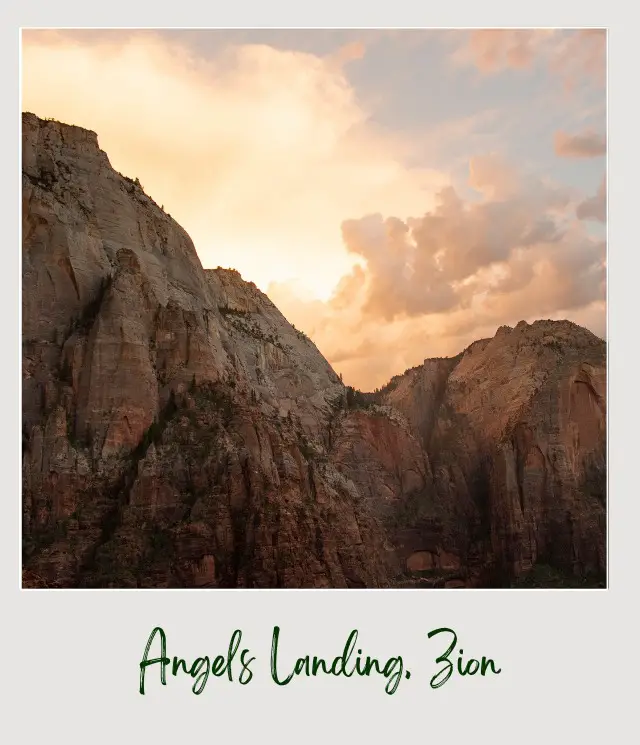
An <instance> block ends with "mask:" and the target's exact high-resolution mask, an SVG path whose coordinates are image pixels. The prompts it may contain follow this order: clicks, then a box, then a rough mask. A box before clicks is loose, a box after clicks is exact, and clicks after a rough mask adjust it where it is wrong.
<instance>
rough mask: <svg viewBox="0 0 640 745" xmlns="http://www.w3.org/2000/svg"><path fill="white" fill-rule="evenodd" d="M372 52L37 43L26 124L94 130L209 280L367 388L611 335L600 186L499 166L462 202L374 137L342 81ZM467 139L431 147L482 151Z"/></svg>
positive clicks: (483, 174)
mask: <svg viewBox="0 0 640 745" xmlns="http://www.w3.org/2000/svg"><path fill="white" fill-rule="evenodd" d="M530 33H531V34H533V35H532V36H529V37H526V38H525V37H518V38H516V39H512V41H511V42H509V44H508V45H507V47H506V49H503V50H502V52H501V53H500V54H498V55H497V56H494V57H493V58H492V57H491V54H492V53H491V52H490V49H485V51H484V52H483V54H484V55H485V64H487V65H491V64H494V63H493V62H491V60H492V59H495V60H497V62H496V63H495V64H503V65H504V64H508V65H520V66H522V65H526V64H537V61H539V60H540V59H541V57H540V55H541V54H543V51H544V54H548V52H549V49H550V48H549V47H547V48H546V51H545V50H544V47H545V45H547V44H550V41H549V40H548V39H547V37H540V36H538V32H530ZM363 38H364V40H365V43H366V49H364V50H363V48H362V47H361V46H358V45H352V46H350V47H347V48H346V49H345V48H344V47H343V48H342V49H341V51H340V52H339V53H338V55H337V56H336V55H327V56H323V57H321V56H317V55H314V54H309V53H302V52H296V51H291V50H283V49H274V48H272V47H268V46H265V45H259V44H258V45H256V44H250V45H248V44H243V45H237V44H236V45H230V46H227V47H226V48H223V49H222V51H220V52H216V53H215V54H212V55H209V56H210V58H209V59H203V58H202V57H200V56H198V55H197V54H196V53H195V52H194V51H193V50H191V49H190V48H188V47H186V46H184V41H182V42H181V43H180V44H178V43H173V42H171V41H170V40H168V39H167V38H159V37H158V36H157V35H156V34H154V33H152V32H145V33H135V34H133V33H129V32H127V33H125V32H122V33H119V32H114V33H113V34H110V35H104V34H98V33H96V34H92V33H88V34H87V35H86V36H85V35H84V34H83V33H80V32H74V34H73V37H72V38H71V37H70V36H69V34H66V35H61V34H59V33H56V32H25V34H24V39H23V65H22V69H23V108H24V110H31V111H34V112H35V113H36V114H38V115H39V116H43V117H54V118H56V119H59V120H61V121H67V122H70V123H74V124H78V125H80V126H84V127H87V128H89V129H92V130H94V131H96V132H97V133H98V137H99V142H100V146H101V147H102V148H103V149H104V150H106V151H107V153H108V154H109V157H110V159H111V162H112V163H113V165H114V167H115V168H117V169H118V170H119V171H121V172H122V173H124V174H126V175H128V176H130V177H132V178H134V177H136V176H137V177H139V178H140V180H141V182H142V183H143V185H144V187H145V189H146V190H147V192H148V193H150V194H151V196H152V197H153V198H154V199H155V200H156V201H157V202H158V203H159V204H164V205H165V207H167V209H168V210H169V211H170V212H171V213H172V215H173V216H174V217H175V218H176V219H177V220H178V221H179V222H180V223H181V224H182V225H183V226H184V227H185V228H186V229H187V231H188V232H189V233H190V235H191V236H192V238H193V239H194V243H195V246H196V249H197V251H198V253H199V255H200V258H201V260H202V262H203V264H204V266H209V267H211V266H217V265H222V266H233V267H236V268H237V269H238V270H239V271H240V272H241V273H242V274H243V276H245V277H246V278H248V279H251V280H252V281H254V282H256V284H258V286H260V287H261V288H262V289H264V290H266V291H267V293H268V294H269V296H270V297H271V298H272V300H273V301H274V302H275V303H276V305H278V307H279V308H280V309H281V311H282V312H283V313H284V314H285V316H286V317H287V318H289V319H290V320H291V321H292V322H293V323H295V324H296V326H298V327H299V328H301V329H302V330H304V331H305V332H306V333H308V334H309V335H310V336H311V338H312V339H313V340H314V342H315V343H316V344H317V345H318V347H319V349H320V350H321V351H322V353H323V354H324V355H325V356H326V357H327V358H328V359H329V361H330V362H331V363H332V364H334V365H335V366H336V369H337V370H338V371H339V372H342V373H343V375H344V379H345V381H346V382H348V383H350V384H352V385H357V386H358V387H360V388H363V389H372V388H374V387H376V386H380V385H382V384H384V383H385V382H386V381H387V380H388V379H389V378H390V377H391V376H392V375H394V374H397V373H398V372H402V371H403V370H405V369H406V368H408V367H411V366H413V365H416V364H419V363H420V362H421V361H422V360H423V359H424V357H426V356H441V355H454V354H456V353H457V352H459V351H460V350H461V349H463V348H464V347H465V346H466V345H467V344H469V343H470V342H471V341H473V340H474V339H476V338H480V337H482V336H487V335H492V334H493V333H495V329H496V328H497V326H499V325H501V324H503V323H509V324H513V323H515V322H517V321H518V320H520V319H521V318H525V319H526V320H532V319H533V318H535V317H540V316H541V315H544V316H546V317H553V314H554V313H565V314H570V317H571V318H575V319H579V318H585V319H586V321H585V322H587V321H588V323H589V324H596V323H600V321H599V320H598V319H601V318H602V317H603V314H604V310H603V308H604V306H603V302H604V246H603V244H602V243H599V242H598V241H595V240H594V239H593V238H591V237H589V235H588V233H587V231H586V229H585V226H584V225H583V224H582V223H581V222H580V219H582V220H584V219H589V217H590V216H591V217H593V216H594V215H598V214H599V215H603V211H604V204H605V202H604V186H603V188H602V190H601V192H602V193H600V192H599V193H598V194H597V195H596V196H595V197H592V198H591V200H589V199H587V200H584V196H585V195H580V196H579V197H576V195H575V194H573V193H569V192H568V191H567V190H565V189H561V188H558V187H557V186H554V185H553V184H550V183H546V182H544V181H542V180H541V179H539V178H536V177H535V176H532V175H530V174H529V175H528V174H523V173H521V172H519V171H518V170H516V169H514V167H513V166H512V164H510V163H508V162H505V161H504V160H501V159H499V158H498V157H496V156H495V155H489V154H487V153H486V152H485V154H483V155H482V156H479V157H475V158H472V159H471V161H470V167H469V181H468V183H467V184H462V185H460V184H458V183H455V184H454V183H453V177H452V176H451V175H450V170H451V169H450V167H449V166H448V165H447V164H445V163H443V169H444V168H445V166H446V170H443V171H439V170H434V169H432V168H424V167H414V166H410V165H407V164H408V163H412V162H421V163H423V162H434V161H433V160H427V159H426V158H425V157H424V149H423V151H421V152H420V153H419V155H420V158H419V159H418V158H416V153H415V151H414V144H413V143H412V142H411V143H408V142H407V141H406V140H405V139H404V137H398V136H396V135H394V134H391V133H390V132H388V131H386V130H384V129H383V128H381V127H380V126H379V125H376V124H375V122H374V120H373V118H372V116H371V112H370V111H369V110H368V109H367V108H366V107H365V106H363V104H362V103H361V102H360V101H359V99H358V96H357V95H356V92H355V90H354V88H353V86H352V85H351V83H350V81H349V79H348V78H347V77H346V75H345V69H346V68H347V67H348V66H347V65H346V64H345V63H346V62H347V61H348V60H354V59H357V58H358V56H359V55H360V54H361V53H362V52H363V51H364V52H365V53H366V51H367V49H368V48H369V46H370V44H371V43H373V42H371V41H370V40H369V39H368V38H367V37H363ZM412 38H415V39H416V40H417V39H418V38H419V34H416V35H415V36H414V37H412ZM554 38H555V41H554V44H555V43H556V42H558V43H557V44H556V47H557V48H558V49H560V48H561V49H560V51H562V53H563V54H566V53H567V48H568V47H567V46H566V44H564V43H562V44H561V43H560V42H563V37H558V38H556V37H555V36H554ZM402 43H403V44H404V42H402ZM500 44H503V42H502V41H501V42H500ZM569 51H570V48H569ZM558 53H559V52H558ZM531 55H533V57H532V56H531ZM581 59H582V63H584V62H585V58H584V57H583V58H581ZM336 60H338V61H340V60H341V62H340V64H336ZM582 63H581V64H582ZM578 67H579V66H578ZM583 67H584V64H583ZM479 115H480V114H478V116H479ZM474 122H475V118H474V117H472V118H470V119H468V120H460V122H459V124H458V126H457V127H456V126H452V125H451V124H450V123H448V124H447V126H446V127H443V131H442V132H435V133H433V132H431V131H430V130H429V131H425V132H424V133H423V140H422V145H423V144H424V143H425V142H427V143H428V145H429V148H430V150H429V153H437V152H438V151H440V152H442V143H443V142H444V143H445V144H447V145H451V138H453V139H454V140H457V139H459V138H462V139H463V140H464V141H465V148H466V150H465V152H474V151H475V152H483V151H485V149H489V148H486V144H487V143H486V141H483V142H477V141H475V140H472V139H471V137H468V136H467V134H466V133H467V132H468V131H469V130H471V131H472V130H473V129H474V128H475V124H474ZM487 127H488V129H489V130H491V131H492V132H493V131H494V130H495V127H494V123H493V120H491V126H488V125H487ZM487 127H485V129H487ZM447 138H449V139H447ZM493 144H495V143H493ZM493 144H492V146H493ZM422 145H421V146H422ZM476 147H478V150H475V148H476ZM460 154H461V153H458V156H459V155H460ZM447 157H448V156H447ZM443 160H445V159H444V158H443ZM581 199H582V200H583V201H580V200H581ZM598 200H599V201H598ZM590 202H593V204H591V205H590V204H589V203H590ZM598 205H601V207H600V208H599V209H600V212H598V209H597V206H598ZM347 217H348V218H350V219H345V218H347ZM577 218H580V219H577ZM602 219H604V218H603V217H602ZM591 327H592V328H593V326H591Z"/></svg>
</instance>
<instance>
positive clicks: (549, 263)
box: [269, 156, 606, 389]
mask: <svg viewBox="0 0 640 745" xmlns="http://www.w3.org/2000/svg"><path fill="white" fill-rule="evenodd" d="M469 181H470V184H471V185H472V186H473V188H474V189H476V190H477V191H478V193H479V194H480V197H479V198H469V199H463V198H462V196H461V194H460V191H459V190H456V189H454V188H453V187H447V188H445V189H443V190H442V191H441V192H440V193H439V195H438V197H437V199H436V202H435V204H434V206H433V207H432V208H431V209H430V210H428V211H427V212H425V213H423V214H422V215H421V216H419V217H409V218H405V219H400V218H398V217H395V216H383V215H381V214H371V215H367V216H365V217H362V218H358V219H351V220H347V221H345V222H344V223H343V225H342V232H343V239H344V241H345V245H346V246H347V248H348V249H349V251H350V252H351V253H352V254H354V255H355V256H356V257H357V260H358V264H357V265H356V266H355V267H354V268H353V269H352V270H351V271H350V272H349V273H347V274H345V275H344V276H343V277H342V279H341V281H340V283H339V284H338V285H337V287H336V290H335V292H334V294H333V296H332V298H331V299H330V300H329V301H328V302H326V303H322V304H318V303H315V304H314V306H313V308H311V306H309V309H308V313H306V314H305V313H303V312H302V311H301V308H300V304H301V303H303V304H304V300H302V299H301V298H300V296H298V297H297V299H296V300H295V303H297V307H296V305H295V303H294V301H293V299H292V297H291V295H295V292H293V293H291V295H289V297H287V296H286V293H284V292H283V291H282V290H283V288H275V287H272V288H269V294H270V295H272V299H273V300H274V302H276V303H277V304H278V305H279V306H280V307H281V308H282V310H283V312H284V313H285V315H287V312H291V314H292V315H295V314H297V315H298V317H300V318H303V317H304V323H305V324H307V325H306V326H303V328H304V330H305V331H306V332H307V333H309V334H310V335H311V336H312V338H313V339H314V341H315V342H316V343H317V344H318V346H319V348H320V349H321V350H322V352H323V353H324V354H325V356H327V358H328V359H329V360H330V361H331V362H332V364H334V365H335V366H336V367H337V369H338V370H339V371H341V372H342V373H343V375H344V378H345V380H347V381H348V382H352V383H353V384H356V385H359V386H360V387H362V388H366V389H372V388H374V387H379V386H381V385H383V384H384V383H385V382H386V381H387V380H388V379H389V378H390V377H391V376H392V375H394V374H397V373H399V372H402V371H403V370H405V369H407V368H408V367H412V366H414V365H416V364H420V363H421V362H422V360H423V359H424V358H425V357H428V356H434V357H435V356H445V355H454V354H457V353H458V352H459V351H461V350H462V349H463V348H464V347H465V346H467V345H468V344H469V343H471V342H472V341H474V340H475V339H478V338H482V337H484V336H492V335H493V334H494V333H495V331H496V329H497V328H498V327H499V326H501V325H503V324H509V325H514V324H515V323H517V322H518V321H519V320H521V319H524V320H527V321H532V320H535V319H537V318H566V317H569V318H571V319H572V320H576V321H577V322H580V320H581V319H585V323H587V322H588V325H589V326H590V327H591V328H592V329H594V331H596V332H601V333H603V331H601V330H602V329H604V325H605V324H604V318H605V309H604V301H605V297H606V284H605V283H606V267H605V257H606V246H605V243H604V242H603V241H602V240H597V239H595V238H593V237H592V236H591V235H590V234H589V233H588V232H587V231H585V229H584V228H583V226H582V225H581V223H580V222H579V221H577V220H576V219H575V217H574V215H575V210H576V204H575V195H573V194H570V193H568V192H567V191H566V190H564V189H560V188H558V187H556V186H554V185H552V184H549V183H547V182H544V181H542V180H540V179H539V178H537V177H535V176H534V175H532V174H522V173H518V172H517V171H516V170H515V169H514V168H513V167H512V166H511V165H510V164H508V163H506V162H504V161H503V160H501V159H499V158H497V157H495V156H483V157H479V158H474V159H472V161H471V163H470V167H469ZM321 306H322V307H321Z"/></svg>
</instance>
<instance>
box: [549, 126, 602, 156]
mask: <svg viewBox="0 0 640 745" xmlns="http://www.w3.org/2000/svg"><path fill="white" fill-rule="evenodd" d="M553 146H554V150H555V153H556V155H558V156H559V157H561V158H597V157H598V156H600V155H606V152H607V141H606V138H605V137H604V136H603V135H599V134H597V133H596V132H593V131H591V130H588V131H586V132H578V133H576V134H573V135H571V134H567V133H566V132H562V131H559V132H556V133H555V136H554V139H553Z"/></svg>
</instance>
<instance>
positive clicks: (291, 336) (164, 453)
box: [22, 114, 606, 588]
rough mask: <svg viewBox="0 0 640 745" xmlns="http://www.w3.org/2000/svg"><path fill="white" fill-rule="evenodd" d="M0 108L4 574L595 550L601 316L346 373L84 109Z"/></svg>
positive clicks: (110, 577)
mask: <svg viewBox="0 0 640 745" xmlns="http://www.w3.org/2000/svg"><path fill="white" fill-rule="evenodd" d="M22 123H23V200H22V201H23V216H22V220H23V222H22V236H23V248H22V250H23V254H22V259H23V260H22V266H23V293H22V303H23V305H22V310H23V312H22V323H23V433H22V437H23V533H24V535H23V547H24V551H23V554H24V572H23V574H24V583H25V586H39V587H43V586H44V587H200V588H215V587H318V588H322V587H345V588H346V587H350V588H364V587H397V586H416V587H466V586H488V585H496V584H497V585H505V584H509V583H510V582H512V581H513V580H514V579H516V578H518V577H521V576H525V575H527V573H528V572H529V570H530V569H531V567H532V566H536V565H545V566H547V565H548V566H549V567H552V568H553V570H554V571H556V572H557V573H559V574H561V575H562V576H567V577H578V578H582V577H591V576H596V577H601V576H602V575H603V573H604V566H605V565H604V561H605V487H604V484H605V480H606V479H605V474H606V468H605V431H606V428H605V422H606V409H605V388H606V385H605V369H606V365H605V345H604V342H602V341H601V340H600V339H597V338H596V337H594V336H593V335H592V334H590V333H589V332H588V331H585V330H584V329H581V328H579V327H577V326H575V325H573V324H570V323H568V322H558V323H554V322H550V321H546V322H538V323H535V324H533V325H530V326H527V325H526V324H519V325H518V326H517V327H516V328H515V329H509V328H506V327H504V328H502V329H500V330H499V331H498V333H497V334H496V336H495V337H494V338H493V339H489V340H482V341H480V342H477V343H476V344H474V345H472V346H471V347H469V348H468V349H467V350H466V351H465V352H464V353H463V354H462V355H459V356H458V357H457V358H454V359H448V360H426V361H425V363H424V365H422V366H420V367H419V368H415V369H413V370H410V371H407V373H405V374H404V375H401V376H398V377H397V378H394V380H393V381H392V382H391V383H390V385H389V386H387V387H386V388H385V389H383V390H382V392H380V393H379V394H377V395H375V396H374V395H370V396H357V395H356V396H354V395H352V394H351V393H350V392H349V391H348V389H346V388H345V387H344V386H343V384H342V382H341V381H340V379H339V377H338V376H337V375H336V373H335V372H334V371H333V369H332V368H331V366H330V365H329V363H328V362H327V361H326V360H325V359H324V358H323V357H322V355H321V354H320V352H319V351H318V350H317V348H316V347H315V345H314V344H313V342H312V341H311V340H310V339H308V338H307V337H306V336H305V335H304V334H303V333H301V332H300V331H298V330H296V329H295V328H294V327H293V326H291V325H290V324H289V323H288V322H287V320H286V319H285V318H284V317H283V316H282V314H281V313H280V312H279V311H278V309H277V308H276V307H275V306H274V305H273V303H272V302H271V301H270V300H269V299H268V298H267V297H266V296H265V295H264V294H263V293H262V292H260V291H259V290H258V289H257V288H256V287H255V285H253V284H251V283H247V282H245V281H244V280H243V279H242V278H241V277H240V275H239V274H238V273H237V272H235V271H233V270H227V269H216V270H204V269H203V268H202V266H201V264H200V261H199V259H198V256H197V254H196V251H195V249H194V246H193V244H192V242H191V240H190V238H189V236H188V235H187V234H186V233H185V231H184V230H183V229H182V228H181V227H180V226H179V225H177V224H176V223H175V221H174V220H173V219H172V218H171V217H170V216H169V215H168V214H166V213H165V212H164V211H163V210H162V209H161V208H160V207H159V206H158V205H156V204H155V203H154V202H153V200H152V199H150V198H149V197H148V196H147V195H146V194H145V193H144V191H143V189H142V188H141V186H140V185H139V184H138V183H137V182H136V181H132V180H130V179H128V178H125V177H123V176H121V175H120V174H118V173H117V172H115V171H114V170H113V168H112V167H111V166H110V164H109V160H108V157H107V155H106V154H105V153H104V152H102V151H101V150H100V148H99V145H98V140H97V136H96V134H95V133H93V132H88V131H86V130H83V129H81V128H78V127H73V126H68V125H64V124H60V123H58V122H52V121H43V120H41V119H38V118H37V117H36V116H34V115H32V114H24V115H23V122H22Z"/></svg>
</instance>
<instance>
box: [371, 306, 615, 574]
mask: <svg viewBox="0 0 640 745" xmlns="http://www.w3.org/2000/svg"><path fill="white" fill-rule="evenodd" d="M382 395H383V398H384V400H385V401H386V402H388V403H389V404H392V405H393V406H395V407H396V408H398V409H399V410H401V411H403V412H405V413H407V415H408V416H410V417H411V424H412V429H413V431H414V433H415V435H416V436H419V437H421V438H422V442H423V445H424V448H425V449H426V451H427V452H428V453H429V457H430V459H431V464H432V469H433V473H434V488H435V490H436V493H437V501H438V502H439V503H440V505H441V506H442V507H443V509H444V506H445V505H446V504H449V505H450V509H451V515H453V518H452V519H451V521H452V530H453V533H454V534H456V535H454V536H453V538H452V541H453V545H455V553H457V554H458V556H459V557H460V559H461V561H462V563H463V564H464V565H466V566H467V568H468V569H471V568H472V567H473V566H477V567H478V568H479V569H481V570H482V571H481V572H480V575H481V576H483V577H484V580H483V581H501V582H506V581H508V578H510V577H514V576H520V575H522V574H526V573H527V572H528V571H529V570H530V569H531V568H532V567H533V565H535V564H536V563H542V564H545V565H550V566H553V567H556V568H557V569H559V570H561V571H563V572H566V573H568V574H569V575H578V576H585V575H587V576H600V577H602V576H604V573H605V554H606V548H605V534H606V529H605V522H606V520H605V518H606V488H605V484H606V446H605V443H606V354H605V344H604V342H603V341H602V340H601V339H598V338H597V337H596V336H594V335H593V334H591V333H590V332H589V331H587V330H586V329H582V328H580V327H578V326H576V325H575V324H572V323H570V322H568V321H562V322H554V321H537V322H535V323H533V324H531V325H529V324H527V323H525V322H521V323H519V324H518V325H517V326H516V327H515V328H513V329H512V328H508V327H502V328H501V329H499V330H498V332H497V334H496V335H495V337H494V338H493V339H485V340H482V341H480V342H476V343H475V344H472V345H471V346H470V347H469V348H468V349H466V350H465V351H464V353H463V354H462V355H460V356H459V357H458V358H455V359H453V360H426V361H425V363H424V365H423V366H422V367H419V368H416V369H414V370H411V371H408V372H407V373H406V374H405V375H404V376H402V377H401V378H399V379H397V380H396V381H394V382H393V383H392V385H391V386H390V387H389V389H387V390H385V391H383V394H382ZM461 526H464V527H463V530H462V531H460V527H461ZM445 533H446V534H448V533H449V529H446V530H445ZM478 559H479V560H478ZM472 573H473V572H472ZM491 576H493V580H490V577H491ZM499 578H501V579H499Z"/></svg>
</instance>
